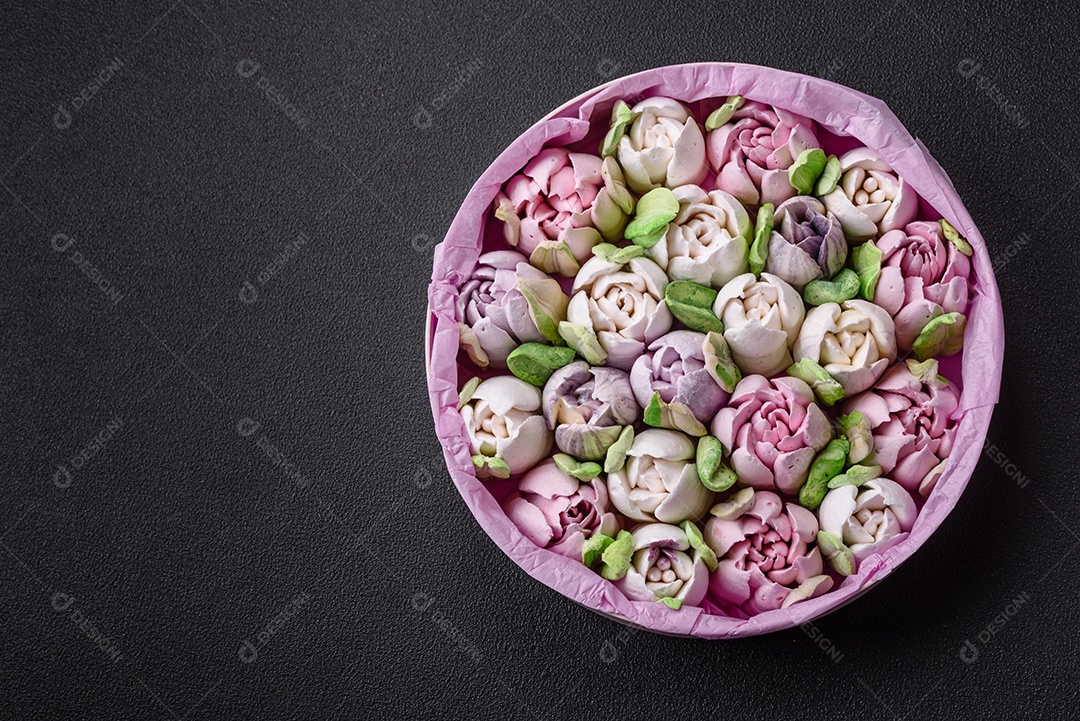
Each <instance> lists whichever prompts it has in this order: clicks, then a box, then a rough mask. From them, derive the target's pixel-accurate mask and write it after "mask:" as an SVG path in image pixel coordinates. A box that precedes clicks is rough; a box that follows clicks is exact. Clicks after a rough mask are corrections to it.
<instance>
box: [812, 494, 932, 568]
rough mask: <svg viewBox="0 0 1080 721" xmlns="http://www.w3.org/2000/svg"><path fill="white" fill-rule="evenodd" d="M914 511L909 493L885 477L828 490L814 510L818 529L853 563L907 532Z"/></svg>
mask: <svg viewBox="0 0 1080 721" xmlns="http://www.w3.org/2000/svg"><path fill="white" fill-rule="evenodd" d="M918 512H919V511H918V509H917V508H916V506H915V501H914V499H912V497H911V494H910V493H908V492H907V491H905V490H904V488H903V487H902V486H901V485H900V484H899V483H896V482H894V481H890V480H889V479H888V478H875V479H874V480H872V481H869V482H867V483H865V484H864V485H862V486H860V487H856V486H841V487H840V488H834V489H833V490H831V491H829V493H828V495H826V496H825V500H823V501H822V502H821V507H820V508H819V509H818V521H819V522H820V524H821V530H822V531H825V532H827V533H831V534H833V535H834V536H836V537H837V538H839V539H841V540H842V541H843V542H844V545H846V546H847V547H848V548H849V549H850V550H851V552H852V553H853V554H854V557H855V560H856V561H862V560H863V559H864V558H866V557H868V556H870V555H872V554H874V553H878V552H880V551H884V550H885V549H887V548H888V547H889V546H891V545H892V544H893V543H895V542H896V541H898V540H899V539H900V538H901V537H902V536H903V535H904V534H906V533H907V532H908V531H910V530H911V527H912V526H913V525H914V524H915V516H916V515H918Z"/></svg>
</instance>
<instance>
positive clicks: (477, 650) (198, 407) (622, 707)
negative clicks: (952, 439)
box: [0, 0, 1080, 721]
mask: <svg viewBox="0 0 1080 721" xmlns="http://www.w3.org/2000/svg"><path fill="white" fill-rule="evenodd" d="M24 5H25V7H23V8H21V9H16V8H14V7H12V6H11V5H8V6H7V7H6V9H5V10H3V11H2V12H0V89H2V93H0V98H2V100H3V102H2V104H0V129H2V133H3V145H2V147H0V173H2V175H0V184H2V186H3V187H2V188H0V228H2V229H3V231H2V232H3V236H4V237H3V243H0V268H2V270H3V273H2V280H0V343H2V349H3V352H2V355H0V358H2V361H3V367H2V370H0V374H2V375H0V377H2V379H3V380H2V384H3V388H4V405H3V411H2V414H0V418H2V421H3V432H2V433H0V463H2V468H3V473H2V477H3V484H2V492H0V609H2V611H0V618H2V619H3V622H4V624H3V626H4V627H3V632H2V633H0V716H3V717H5V718H21V719H38V718H41V719H46V718H47V719H59V718H109V719H127V718H131V719H176V720H181V719H182V720H184V721H187V720H188V719H190V720H191V721H195V720H197V719H219V718H241V717H244V718H260V719H263V718H296V719H309V718H318V719H330V718H388V719H416V718H464V717H469V718H472V717H477V718H500V719H502V718H524V719H529V718H533V719H582V718H609V717H613V716H616V715H619V716H624V717H627V718H631V717H649V718H668V717H673V716H675V717H682V718H688V717H690V718H693V717H706V716H707V717H717V718H724V719H732V720H734V719H750V718H760V719H773V718H787V717H794V718H814V719H816V718H822V719H835V718H873V719H877V718H882V719H905V718H931V717H933V718H941V717H946V716H947V717H952V718H962V717H981V718H1005V717H1008V718H1040V719H1059V718H1068V717H1075V716H1076V711H1075V708H1076V703H1077V687H1076V677H1077V673H1078V672H1080V665H1078V662H1077V656H1076V641H1077V632H1076V623H1077V621H1078V616H1080V599H1078V597H1077V592H1078V590H1080V588H1078V584H1077V581H1076V572H1077V570H1078V569H1080V554H1078V553H1076V552H1075V551H1076V549H1077V546H1078V545H1080V536H1078V535H1077V532H1076V530H1075V529H1076V528H1080V522H1078V521H1077V510H1078V508H1080V490H1078V487H1077V482H1076V481H1077V471H1076V461H1077V452H1076V441H1075V438H1076V429H1075V417H1076V414H1075V410H1074V409H1075V408H1076V407H1077V403H1078V400H1080V394H1078V390H1077V386H1076V381H1075V373H1074V372H1073V370H1074V368H1075V357H1074V356H1072V353H1075V352H1076V349H1077V341H1076V331H1077V322H1076V313H1077V305H1078V304H1077V300H1076V294H1075V288H1076V278H1077V271H1078V270H1080V262H1078V256H1077V253H1076V250H1075V247H1076V242H1077V239H1076V234H1075V228H1074V225H1075V224H1074V222H1073V216H1074V215H1075V204H1076V198H1077V190H1078V188H1080V175H1078V173H1077V170H1076V167H1077V162H1078V160H1080V141H1078V140H1077V109H1078V103H1077V102H1076V97H1077V95H1078V93H1080V80H1078V79H1077V75H1076V72H1075V67H1074V54H1075V52H1076V49H1077V40H1076V37H1077V30H1078V27H1080V24H1078V18H1077V9H1076V6H1075V4H1072V3H1067V2H1061V3H1058V4H1049V5H1045V6H1044V7H1042V8H1035V7H1033V6H1031V5H1029V4H1027V3H1023V4H1022V3H1019V2H1009V3H996V4H988V3H974V2H963V3H959V4H954V5H950V6H949V7H947V8H945V7H941V6H939V5H938V4H936V3H934V4H931V3H919V2H904V1H903V0H900V1H899V2H896V3H889V2H888V1H887V0H886V2H882V3H873V4H867V5H865V6H856V5H854V4H849V3H816V4H812V5H808V4H801V3H800V4H796V3H786V2H785V3H776V2H756V3H745V2H743V3H735V2H730V3H713V4H708V5H690V4H685V5H684V4H678V5H676V4H670V5H667V4H664V3H619V4H617V5H611V6H610V7H602V6H600V5H597V4H593V5H589V4H582V3H570V2H565V0H518V1H516V2H509V3H497V4H496V3H490V2H488V3H470V4H469V5H468V9H466V8H465V6H463V5H455V4H452V3H444V2H443V3H437V2H416V3H409V4H408V5H405V6H402V7H395V6H376V5H372V4H369V3H357V2H346V1H343V0H335V1H333V2H323V3H308V4H304V3H297V2H293V3H286V2H281V1H280V0H273V1H271V2H268V3H250V4H246V5H245V6H243V7H241V6H240V5H238V4H236V3H230V2H223V1H220V0H179V1H178V2H174V1H173V0H164V1H158V0H153V1H151V2H146V3H129V4H127V6H126V7H121V6H120V5H117V4H113V3H104V2H97V3H93V2H84V3H72V4H68V3H65V4H59V3H47V4H41V6H40V7H39V6H37V4H31V3H25V4H24ZM699 60H729V61H741V62H750V63H759V64H765V65H772V66H775V67H780V68H785V69H789V70H795V71H799V72H805V73H811V74H818V75H823V76H826V77H829V78H831V79H834V80H837V81H839V82H841V83H845V84H847V85H850V86H852V87H854V88H857V89H859V90H862V91H864V92H867V93H870V94H872V95H875V96H878V97H880V98H882V99H884V100H885V101H887V102H888V103H889V104H890V106H891V107H892V108H893V109H894V111H895V112H896V113H897V115H899V116H900V118H901V119H902V120H903V121H904V122H905V123H906V124H907V125H908V127H909V128H910V129H911V130H912V132H913V133H915V134H917V135H918V136H920V137H921V138H922V139H923V141H924V142H925V143H926V145H927V146H928V147H929V148H930V149H931V151H932V152H933V153H934V154H935V156H936V157H937V159H938V160H939V161H940V162H941V163H942V165H943V166H944V167H945V168H946V169H947V170H948V171H949V172H950V174H951V176H952V178H953V180H954V182H955V184H956V186H957V188H958V190H959V192H960V194H961V196H962V197H963V198H965V200H966V202H967V205H968V208H969V209H970V211H971V214H972V215H973V216H974V218H975V220H976V222H977V223H978V224H979V226H980V228H981V229H982V232H983V234H984V235H985V237H986V239H987V243H988V245H989V247H990V250H991V253H992V254H993V255H994V257H995V260H996V262H997V263H998V266H999V271H998V279H999V283H1000V285H1001V290H1002V296H1003V298H1004V305H1005V312H1006V324H1007V334H1008V339H1007V348H1006V368H1005V381H1004V387H1003V390H1002V401H1001V404H1000V406H999V408H998V411H997V414H996V417H995V423H994V425H993V428H992V431H991V438H990V440H991V441H992V443H993V444H994V446H993V447H992V448H990V449H988V453H987V454H986V457H985V458H984V460H983V462H982V463H981V465H980V466H979V468H978V469H977V470H976V472H975V475H974V477H973V478H972V481H971V485H970V487H969V489H968V491H967V493H966V494H965V496H964V497H963V498H962V499H961V501H960V503H959V505H958V506H957V508H956V510H955V512H954V513H953V514H952V516H951V517H950V518H949V519H948V520H947V521H946V522H945V524H944V525H943V526H942V527H941V529H940V530H939V532H938V533H937V534H936V535H935V536H934V537H933V538H932V539H931V540H930V542H929V543H927V544H926V546H925V547H924V548H923V549H922V550H921V551H920V552H919V553H918V554H917V555H916V556H915V557H914V558H913V559H912V560H911V561H909V562H908V563H907V564H906V565H905V566H904V567H902V568H901V569H900V570H898V571H897V572H896V573H894V574H893V575H892V577H890V578H889V579H888V580H887V581H886V582H885V583H883V584H881V585H880V586H879V587H878V588H876V589H875V590H874V591H873V592H871V593H870V594H868V595H867V596H865V597H863V598H862V599H860V600H859V601H857V602H855V603H854V604H852V605H850V606H849V607H847V608H845V609H843V610H841V611H840V612H838V613H836V614H834V615H832V616H829V617H827V618H825V619H822V620H820V621H819V622H818V623H816V624H815V625H814V627H813V628H807V629H805V630H798V629H796V630H792V631H789V632H786V633H779V634H774V635H771V636H767V637H764V638H755V639H750V640H742V641H738V642H725V643H707V642H701V641H690V640H683V639H673V638H664V637H656V636H652V635H650V634H647V633H644V632H641V633H634V632H632V631H628V630H626V629H624V628H623V627H621V626H619V625H617V624H615V623H612V622H611V621H608V620H606V619H604V618H601V617H600V616H597V615H594V614H592V613H590V612H588V611H587V610H585V609H582V608H580V607H578V606H577V605H575V604H573V603H571V602H570V601H568V600H566V599H565V598H563V597H562V596H560V595H559V594H557V593H554V592H552V591H550V590H548V589H547V588H545V587H543V586H541V585H540V584H539V583H537V582H535V581H533V580H532V579H530V578H529V577H528V576H527V575H526V574H525V573H523V572H522V571H520V570H519V569H518V568H517V567H516V566H514V565H513V564H512V563H511V562H510V561H509V560H508V559H507V558H506V557H505V556H504V555H503V554H502V553H501V552H500V551H499V550H498V549H497V548H496V547H495V546H494V544H493V543H492V542H491V541H490V540H489V539H488V538H487V536H485V535H484V533H483V532H482V531H481V530H480V528H479V526H478V525H477V524H476V523H475V522H474V521H473V520H472V518H471V517H470V516H469V514H468V511H467V510H466V508H465V505H464V503H463V502H462V501H461V499H460V497H459V496H458V495H457V492H456V491H455V490H454V489H453V487H452V486H451V485H450V482H449V478H448V475H447V473H446V471H445V469H444V468H443V465H442V460H441V457H440V454H439V448H438V443H437V442H436V440H435V438H434V434H433V428H432V423H431V420H430V417H429V411H428V405H427V400H426V390H425V384H424V371H423V359H422V337H423V332H422V327H423V318H424V308H425V286H426V284H427V280H428V278H429V275H430V270H431V269H430V263H431V255H432V248H433V245H434V243H435V242H437V240H438V239H440V238H441V237H442V235H443V233H445V231H446V229H447V227H448V225H449V223H450V221H451V219H452V218H453V215H454V213H455V211H456V209H457V206H458V204H459V203H460V202H461V200H462V198H463V197H464V196H465V194H466V192H467V191H468V189H469V187H470V186H471V184H472V182H473V181H474V180H475V178H476V177H477V176H478V175H479V174H480V173H481V172H482V171H483V169H484V168H485V167H486V166H487V165H488V164H489V163H490V162H491V160H492V159H493V158H495V156H496V155H497V154H498V153H499V151H500V150H501V149H502V148H503V147H505V146H506V145H507V144H508V143H509V142H510V141H511V140H512V139H513V138H514V137H516V136H517V135H518V134H519V133H521V131H523V130H524V129H525V128H526V127H528V126H529V125H530V124H531V123H533V122H534V121H535V120H536V119H538V118H539V117H541V116H542V115H543V114H545V113H546V112H548V111H549V110H551V109H552V108H554V107H556V106H557V105H559V104H561V103H563V102H564V101H565V100H567V99H569V98H571V97H573V96H575V95H577V94H579V93H580V92H582V91H584V90H587V89H588V88H590V87H592V86H595V85H597V84H598V83H600V82H602V81H604V80H606V79H608V78H610V77H614V76H617V75H622V74H627V73H631V72H634V71H637V70H641V69H645V68H649V67H653V66H658V65H666V64H673V63H680V62H688V61H699ZM965 61H966V62H965ZM976 64H978V67H977V68H976V67H975V66H976ZM421 109H423V112H421ZM425 113H426V114H425ZM418 119H419V122H417V121H418ZM95 439H97V440H95ZM962 652H963V653H962Z"/></svg>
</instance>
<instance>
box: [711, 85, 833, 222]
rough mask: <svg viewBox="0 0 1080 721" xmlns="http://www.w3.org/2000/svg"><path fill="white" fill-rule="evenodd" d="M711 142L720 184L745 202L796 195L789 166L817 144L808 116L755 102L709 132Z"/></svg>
mask: <svg viewBox="0 0 1080 721" xmlns="http://www.w3.org/2000/svg"><path fill="white" fill-rule="evenodd" d="M707 145H708V154H709V162H710V163H711V164H712V167H713V169H714V170H716V171H717V175H716V187H717V188H719V189H721V190H724V191H727V192H728V193H731V194H732V195H734V196H735V197H736V198H738V199H739V200H740V201H742V202H743V203H746V204H747V205H761V204H764V203H773V204H774V205H775V204H777V203H781V202H783V201H785V200H787V199H788V198H790V197H792V196H793V195H795V189H794V188H792V187H791V182H790V181H789V180H788V173H787V170H788V168H790V167H791V164H792V163H794V162H795V159H796V158H798V157H799V155H800V154H801V153H802V152H803V151H804V150H809V149H810V148H816V147H819V146H818V141H817V136H816V135H815V134H814V127H813V123H812V122H811V121H810V120H809V119H808V118H804V117H802V116H800V115H795V114H794V113H790V112H788V111H786V110H781V109H779V108H774V107H771V106H769V105H765V104H763V103H759V102H756V101H753V100H751V101H748V102H746V103H744V104H743V105H742V107H740V108H739V109H738V110H736V111H735V114H734V115H732V116H731V119H730V120H729V121H728V122H727V123H725V124H724V125H721V126H720V127H718V128H716V129H715V130H713V131H712V132H710V133H709V137H708V143H707Z"/></svg>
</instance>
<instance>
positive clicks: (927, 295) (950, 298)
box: [874, 220, 971, 350]
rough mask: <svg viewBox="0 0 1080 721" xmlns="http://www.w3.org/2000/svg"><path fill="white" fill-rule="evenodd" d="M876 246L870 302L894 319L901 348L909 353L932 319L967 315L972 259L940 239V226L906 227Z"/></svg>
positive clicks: (941, 234) (917, 223)
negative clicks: (878, 259)
mask: <svg viewBox="0 0 1080 721" xmlns="http://www.w3.org/2000/svg"><path fill="white" fill-rule="evenodd" d="M875 244H876V245H877V247H878V250H880V251H881V254H882V259H881V275H880V276H879V277H878V281H877V286H876V288H875V291H874V302H875V303H877V304H878V305H880V306H881V307H882V308H884V309H885V310H887V311H888V312H889V315H891V316H893V322H894V323H895V325H896V341H897V345H899V347H900V348H901V349H903V350H909V349H910V348H911V345H912V344H913V343H914V342H915V340H916V339H917V338H918V337H919V333H920V332H921V331H922V329H923V327H924V326H925V325H926V324H927V323H928V322H930V320H931V319H933V318H935V317H937V316H939V315H943V314H945V313H953V312H958V313H965V312H966V311H967V306H968V296H969V294H970V286H969V282H968V281H969V278H970V276H971V259H970V258H968V257H967V256H966V255H964V254H963V253H962V252H960V251H959V250H958V249H957V248H956V246H955V245H953V244H952V243H950V242H949V241H948V240H946V239H945V237H944V234H943V233H942V231H941V225H940V224H938V223H934V222H927V221H921V220H920V221H917V222H914V223H908V224H907V225H906V226H905V227H904V229H903V230H900V229H899V228H898V229H896V230H890V231H889V232H888V233H885V234H884V235H882V236H881V238H880V239H878V240H877V241H876V243H875Z"/></svg>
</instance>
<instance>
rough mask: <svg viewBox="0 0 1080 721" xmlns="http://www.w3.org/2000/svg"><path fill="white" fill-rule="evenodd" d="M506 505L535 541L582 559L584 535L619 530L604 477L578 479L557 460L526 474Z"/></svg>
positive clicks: (611, 534) (524, 530)
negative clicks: (586, 479) (568, 472)
mask: <svg viewBox="0 0 1080 721" xmlns="http://www.w3.org/2000/svg"><path fill="white" fill-rule="evenodd" d="M502 507H503V510H504V511H505V512H506V515H507V517H508V518H509V519H510V520H511V521H513V522H514V525H516V526H517V527H518V529H519V530H520V531H521V532H522V533H523V534H524V535H525V537H526V538H528V539H529V540H530V541H532V542H533V543H535V544H536V545H537V546H539V547H540V548H547V549H548V550H551V551H554V552H555V553H558V554H560V555H563V556H567V557H568V558H573V559H576V560H578V561H580V560H581V547H582V545H583V544H584V543H585V540H586V539H588V538H590V537H592V536H593V535H594V534H596V533H603V534H604V535H605V536H615V534H617V533H618V532H619V521H618V518H617V517H616V516H615V514H614V513H612V512H611V505H610V503H609V502H608V493H607V488H606V487H605V486H604V482H603V481H602V480H600V479H599V478H593V479H592V480H591V481H589V482H587V483H586V482H583V481H579V480H578V479H576V478H574V477H573V476H571V475H569V474H567V473H564V472H563V471H562V469H560V468H559V467H558V465H556V463H555V461H554V460H553V459H548V460H547V461H545V462H544V463H541V464H540V465H539V466H537V467H535V468H533V469H532V470H531V471H529V472H528V473H526V474H525V475H524V476H522V478H521V480H520V481H519V482H518V490H517V492H516V493H514V494H513V495H511V496H509V497H507V499H506V500H505V501H503V504H502Z"/></svg>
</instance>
